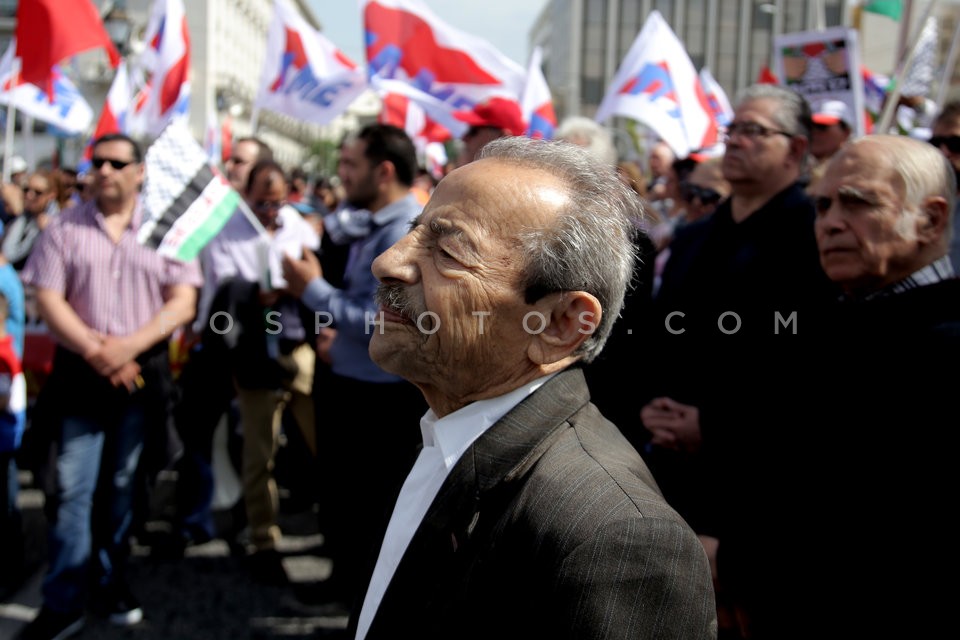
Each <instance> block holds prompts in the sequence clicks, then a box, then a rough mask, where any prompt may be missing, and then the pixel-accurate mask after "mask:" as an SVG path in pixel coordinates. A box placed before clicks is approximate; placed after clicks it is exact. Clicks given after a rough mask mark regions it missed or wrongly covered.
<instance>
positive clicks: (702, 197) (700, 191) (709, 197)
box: [680, 182, 723, 205]
mask: <svg viewBox="0 0 960 640" xmlns="http://www.w3.org/2000/svg"><path fill="white" fill-rule="evenodd" d="M680 197H681V198H682V199H683V200H685V201H686V202H693V201H694V200H699V201H700V203H701V204H706V205H710V204H714V203H716V202H720V199H721V198H723V194H721V193H719V192H718V191H715V190H713V189H711V188H710V187H701V186H700V185H697V184H690V183H689V182H681V183H680Z"/></svg>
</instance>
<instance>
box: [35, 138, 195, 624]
mask: <svg viewBox="0 0 960 640" xmlns="http://www.w3.org/2000/svg"><path fill="white" fill-rule="evenodd" d="M141 160H142V157H141V151H140V147H139V146H138V145H137V143H136V142H135V141H134V140H132V139H131V138H129V137H127V136H125V135H122V134H109V135H106V136H102V137H100V138H98V139H97V140H96V141H94V143H93V161H92V164H93V168H92V169H91V173H92V174H93V180H94V192H95V193H96V194H97V195H96V198H95V199H94V200H91V201H90V202H87V203H84V204H81V205H79V206H77V207H73V208H71V209H69V210H67V211H65V212H63V213H61V214H60V215H59V216H57V218H56V219H55V220H54V221H53V222H51V223H50V226H48V227H47V228H46V230H44V232H43V233H42V234H40V237H39V239H38V240H37V243H36V245H35V247H34V249H33V251H32V252H31V254H30V258H29V259H28V260H27V264H26V266H25V267H24V270H23V281H24V283H25V284H28V285H31V286H33V287H35V288H36V291H37V294H36V295H37V306H38V308H39V311H40V316H41V317H42V318H43V320H44V322H46V324H47V326H48V327H50V331H51V332H52V333H53V335H54V336H55V337H56V340H57V343H58V346H57V351H56V355H55V356H54V364H53V372H52V374H51V376H50V378H49V379H48V380H47V382H46V384H45V385H44V387H43V390H42V392H41V397H40V398H39V399H38V401H37V407H38V408H40V407H42V408H43V409H44V416H45V421H44V422H43V423H42V425H47V426H48V428H49V430H50V433H49V434H48V435H49V437H50V438H51V439H52V441H53V442H55V443H57V459H56V476H57V477H56V486H55V491H54V493H53V495H51V496H49V497H48V499H47V506H48V515H49V516H50V517H51V522H50V543H49V556H50V557H49V569H48V572H47V576H46V578H45V580H44V582H43V598H44V602H43V608H42V609H41V611H40V614H39V615H38V616H37V618H36V619H35V620H34V621H33V622H32V623H31V624H30V625H28V626H27V627H26V628H25V629H24V632H23V635H22V636H21V637H22V638H25V639H33V638H54V637H67V636H69V635H70V634H71V633H73V632H75V631H77V630H78V629H79V628H80V627H82V626H83V622H84V608H85V604H86V603H87V595H88V592H89V591H90V590H91V585H92V587H93V589H92V593H90V595H91V596H92V598H91V600H90V605H91V607H92V608H93V609H94V611H95V612H97V613H98V614H101V615H103V616H105V617H107V618H109V620H110V621H111V622H112V623H113V624H116V625H120V626H128V625H132V624H136V623H137V622H139V621H140V619H141V618H142V617H143V612H142V610H141V609H140V605H139V603H138V602H137V601H136V599H135V597H134V596H133V595H132V594H131V593H130V590H129V588H128V586H127V583H126V581H125V579H124V565H125V561H126V555H127V552H128V540H127V537H128V533H129V527H130V524H131V516H130V513H131V509H132V508H133V502H134V488H135V486H136V484H137V482H136V480H135V472H136V469H137V466H138V462H139V459H140V452H141V450H142V449H143V447H144V442H145V440H146V438H147V436H148V434H155V433H158V432H159V433H163V429H164V427H165V422H166V416H167V408H168V402H169V400H170V395H169V394H170V390H171V388H172V385H173V382H172V380H171V377H170V365H169V360H168V355H167V354H168V349H167V339H168V338H169V336H170V334H171V332H172V331H173V330H174V329H176V328H177V327H178V326H180V325H183V324H184V323H186V322H189V321H190V320H191V319H192V318H193V315H194V307H195V304H196V287H198V286H199V285H200V284H201V276H200V269H199V266H198V264H197V262H196V261H191V262H181V261H179V260H174V259H170V258H164V257H161V256H160V255H159V254H157V252H156V251H153V250H152V249H149V248H147V247H145V246H144V245H142V244H140V243H139V242H137V229H138V228H139V226H140V223H141V220H142V217H143V213H142V208H141V205H140V196H139V193H140V186H141V184H142V182H143V177H144V167H143V163H142V161H141ZM34 427H40V424H39V423H38V424H34Z"/></svg>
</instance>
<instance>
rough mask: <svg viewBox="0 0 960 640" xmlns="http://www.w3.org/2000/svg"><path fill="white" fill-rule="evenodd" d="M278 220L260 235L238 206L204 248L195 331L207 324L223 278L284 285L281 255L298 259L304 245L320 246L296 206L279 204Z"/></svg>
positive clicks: (312, 247) (311, 228)
mask: <svg viewBox="0 0 960 640" xmlns="http://www.w3.org/2000/svg"><path fill="white" fill-rule="evenodd" d="M278 220H279V228H278V229H277V230H276V231H275V232H274V233H273V235H271V236H262V235H260V233H259V231H258V230H256V229H254V228H253V225H252V224H250V222H249V221H248V220H247V218H246V217H245V216H244V215H243V213H241V212H240V210H239V209H237V210H236V211H234V213H233V216H232V217H231V218H230V220H229V221H227V224H226V225H224V227H223V229H221V230H220V233H218V234H217V235H216V236H214V238H213V240H211V241H210V243H209V244H208V245H207V246H206V247H204V248H203V252H202V253H201V254H200V262H201V264H202V265H203V279H204V282H203V289H202V290H201V292H200V302H199V306H198V309H197V317H196V319H195V320H194V325H193V328H194V331H196V332H197V333H198V334H199V333H201V332H202V331H203V329H204V327H205V326H206V323H207V321H208V317H209V313H210V305H211V304H212V303H213V298H214V295H215V294H216V292H217V288H218V287H219V286H220V284H221V283H222V282H223V281H224V280H226V279H227V278H232V277H238V278H243V279H244V280H246V281H248V282H260V283H261V284H262V285H264V289H269V288H274V289H279V288H283V287H284V286H286V282H285V281H284V280H283V267H282V264H281V261H282V260H283V256H284V254H290V255H292V256H294V257H297V258H299V257H301V256H302V254H303V247H304V246H307V247H310V248H311V249H313V250H317V249H319V248H320V236H318V235H317V232H316V231H315V230H314V228H313V227H311V226H310V224H309V223H307V222H306V221H305V220H304V219H303V216H301V215H300V213H299V212H298V211H297V210H296V209H294V208H293V207H291V206H289V205H287V206H284V207H281V208H280V213H279V218H278ZM267 278H269V280H268V281H267V282H264V280H266V279H267ZM266 285H269V286H266Z"/></svg>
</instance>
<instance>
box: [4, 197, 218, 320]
mask: <svg viewBox="0 0 960 640" xmlns="http://www.w3.org/2000/svg"><path fill="white" fill-rule="evenodd" d="M142 215H143V214H142V210H141V207H140V203H139V201H138V202H137V206H136V208H135V210H134V213H133V219H132V220H131V223H130V226H129V227H128V228H127V229H125V230H124V232H123V235H122V236H121V237H120V241H119V242H117V243H115V242H114V241H113V240H112V239H111V238H110V236H109V234H108V233H107V228H106V225H105V221H104V216H103V213H101V212H100V210H99V209H98V208H97V204H96V201H95V200H92V201H90V202H86V203H83V204H81V205H79V206H76V207H73V208H72V209H69V210H67V211H64V212H63V213H61V214H60V216H59V217H58V218H56V219H55V220H54V221H53V222H51V223H50V226H48V227H47V228H46V230H45V231H44V232H43V233H41V234H40V237H39V239H38V240H37V243H36V245H35V246H34V248H33V251H32V252H31V253H30V259H29V260H28V261H27V264H26V266H25V267H24V269H23V272H22V274H21V276H22V278H23V281H24V283H25V284H29V285H33V286H34V287H38V288H43V289H50V290H53V291H57V292H59V293H62V294H63V296H64V298H65V299H66V301H67V303H68V304H69V305H70V306H71V307H73V310H74V311H76V313H77V315H78V316H80V319H81V320H83V322H84V323H85V324H86V325H87V326H88V327H90V328H91V329H94V330H96V331H99V332H101V333H103V334H106V335H112V336H126V335H129V334H131V333H133V332H135V331H136V330H137V329H139V328H140V327H142V326H143V325H145V324H147V323H148V322H149V321H150V320H151V319H152V318H153V317H154V316H155V315H156V314H157V313H158V312H159V311H160V309H161V308H162V307H163V304H164V295H163V294H164V290H165V288H166V287H168V286H171V285H178V284H188V285H192V286H196V287H199V286H200V285H201V284H202V282H203V279H202V277H201V275H200V266H199V264H198V262H197V261H196V260H192V261H190V262H181V261H179V260H174V259H170V258H163V257H161V256H159V255H158V254H157V252H156V251H154V250H153V249H150V248H149V247H145V246H143V245H141V244H140V243H138V242H137V229H138V228H139V226H140V222H141V219H142Z"/></svg>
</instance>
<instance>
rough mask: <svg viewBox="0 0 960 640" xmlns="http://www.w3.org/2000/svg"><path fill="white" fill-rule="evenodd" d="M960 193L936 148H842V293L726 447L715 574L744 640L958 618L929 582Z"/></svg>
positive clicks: (950, 424)
mask: <svg viewBox="0 0 960 640" xmlns="http://www.w3.org/2000/svg"><path fill="white" fill-rule="evenodd" d="M955 192H956V185H955V176H954V171H953V170H952V169H951V167H949V166H948V164H947V162H945V161H944V159H943V158H942V157H941V156H940V154H938V153H937V152H936V151H935V150H934V149H933V148H932V147H931V146H930V145H928V144H925V143H923V142H921V141H919V140H914V139H911V138H909V137H907V136H896V135H868V136H863V137H860V138H858V139H856V140H853V141H851V142H849V143H848V144H847V145H845V146H844V147H843V148H842V149H840V151H839V152H837V154H836V155H835V156H834V157H833V158H832V159H831V161H830V163H829V164H828V166H827V171H826V172H825V173H824V176H823V178H822V179H821V180H820V182H819V183H818V184H817V185H816V186H815V187H814V188H813V189H812V192H811V195H812V197H813V198H814V203H815V207H816V220H815V225H814V233H815V235H816V239H817V248H818V251H819V260H820V262H821V264H822V266H823V269H824V270H825V272H826V274H827V276H828V277H829V278H830V280H831V281H833V282H834V283H836V284H837V286H838V291H839V292H842V295H840V296H838V300H837V303H836V304H834V305H831V306H830V307H829V308H828V309H825V310H824V314H823V317H822V319H821V318H818V317H816V316H814V318H812V319H810V318H805V317H803V316H801V318H800V331H802V332H804V334H812V340H810V339H808V340H805V341H803V342H802V343H801V344H802V346H803V349H804V352H803V353H801V354H798V356H797V358H792V359H790V360H789V361H785V362H784V363H783V366H781V367H779V368H777V369H768V370H766V371H765V372H764V373H765V375H767V376H769V377H770V378H772V379H774V380H775V382H774V383H772V384H768V385H765V386H763V387H758V386H752V387H751V388H749V396H748V397H746V398H745V400H746V401H744V402H742V404H741V407H742V411H741V416H740V418H739V419H738V421H737V426H736V432H737V433H738V434H741V435H740V436H739V437H738V438H737V446H731V447H728V448H727V449H726V452H725V453H726V454H727V457H726V460H725V462H726V464H725V466H724V471H725V472H726V475H727V477H731V476H732V477H733V480H734V482H733V483H731V484H730V485H729V486H730V487H731V489H730V490H728V491H727V496H726V500H725V501H724V502H723V505H724V506H723V511H724V513H725V516H726V517H725V526H724V527H723V529H721V530H720V531H719V532H718V533H717V538H718V541H719V542H718V552H719V553H718V559H719V564H718V576H719V579H720V583H721V586H722V588H721V592H722V593H725V594H727V595H728V597H733V598H735V600H736V601H737V603H738V605H739V609H740V611H741V612H742V613H745V614H746V615H741V616H739V619H740V620H741V621H749V622H750V626H751V629H750V631H751V633H749V634H746V633H745V634H743V636H744V637H751V638H768V637H769V638H786V637H789V638H794V637H798V638H814V637H825V636H829V637H835V638H852V637H862V638H877V637H915V638H926V637H936V636H938V635H940V632H939V630H940V629H943V628H945V626H948V625H951V624H953V607H952V601H953V599H954V593H953V591H952V590H950V589H943V588H942V586H941V584H940V583H939V582H937V581H934V580H930V579H929V576H930V571H931V569H932V568H936V570H949V569H950V568H952V567H955V566H956V561H955V560H954V559H953V553H952V551H953V541H952V536H951V527H950V522H949V521H950V511H951V509H950V508H949V506H948V505H950V504H953V503H954V501H955V499H956V480H955V471H954V469H955V466H954V463H955V459H956V444H955V443H956V435H955V434H956V425H957V416H956V399H955V398H956V376H955V375H950V374H949V373H941V372H943V371H944V369H945V368H946V371H948V372H949V371H950V370H951V367H953V366H955V364H956V363H957V362H958V360H960V306H958V305H957V303H956V302H957V300H958V299H960V280H957V278H956V275H955V273H954V271H953V269H952V267H951V265H950V261H949V259H948V258H947V248H948V242H949V235H950V219H951V209H952V207H953V206H954V201H955V199H956V195H955ZM705 441H706V439H705ZM814 594H815V595H814ZM852 594H856V595H855V596H854V595H852ZM808 605H812V606H808Z"/></svg>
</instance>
